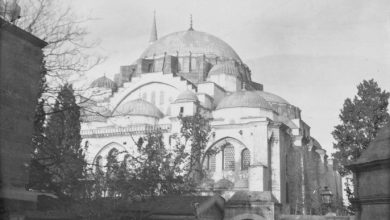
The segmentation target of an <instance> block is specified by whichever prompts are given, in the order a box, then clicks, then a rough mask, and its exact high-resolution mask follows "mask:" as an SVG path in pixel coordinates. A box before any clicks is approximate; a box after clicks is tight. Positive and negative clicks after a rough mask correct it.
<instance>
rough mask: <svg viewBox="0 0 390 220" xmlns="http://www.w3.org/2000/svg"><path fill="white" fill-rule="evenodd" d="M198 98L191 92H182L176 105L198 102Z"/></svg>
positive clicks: (176, 100)
mask: <svg viewBox="0 0 390 220" xmlns="http://www.w3.org/2000/svg"><path fill="white" fill-rule="evenodd" d="M197 101H198V97H196V94H195V93H194V92H192V91H191V90H188V89H187V90H185V91H183V92H181V93H180V94H179V95H178V96H177V98H176V99H175V103H180V102H197Z"/></svg>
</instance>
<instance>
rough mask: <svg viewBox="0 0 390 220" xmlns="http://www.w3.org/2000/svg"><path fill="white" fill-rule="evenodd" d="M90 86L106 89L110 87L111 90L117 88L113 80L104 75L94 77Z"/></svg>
mask: <svg viewBox="0 0 390 220" xmlns="http://www.w3.org/2000/svg"><path fill="white" fill-rule="evenodd" d="M90 87H91V88H106V89H112V90H116V89H117V88H118V86H117V85H116V83H115V82H114V81H112V80H111V79H109V78H107V77H106V76H102V77H100V78H97V79H95V80H94V81H93V82H92V83H91V86H90Z"/></svg>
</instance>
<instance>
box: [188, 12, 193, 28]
mask: <svg viewBox="0 0 390 220" xmlns="http://www.w3.org/2000/svg"><path fill="white" fill-rule="evenodd" d="M188 30H189V31H193V30H194V28H193V27H192V14H190V28H189V29H188Z"/></svg>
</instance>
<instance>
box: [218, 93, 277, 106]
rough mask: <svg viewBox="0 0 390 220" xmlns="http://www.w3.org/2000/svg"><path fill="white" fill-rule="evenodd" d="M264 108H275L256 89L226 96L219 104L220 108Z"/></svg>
mask: <svg viewBox="0 0 390 220" xmlns="http://www.w3.org/2000/svg"><path fill="white" fill-rule="evenodd" d="M236 107H246V108H262V109H267V110H273V109H272V107H271V106H270V104H268V102H267V101H266V100H265V99H264V98H263V97H261V96H260V95H259V94H258V93H257V92H256V91H245V90H244V91H239V92H235V93H232V94H231V95H228V96H226V97H224V98H223V99H222V100H221V101H220V102H219V104H218V106H217V110H218V109H224V108H236Z"/></svg>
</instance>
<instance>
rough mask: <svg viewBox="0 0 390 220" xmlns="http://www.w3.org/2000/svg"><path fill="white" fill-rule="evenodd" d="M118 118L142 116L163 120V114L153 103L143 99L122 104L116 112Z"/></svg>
mask: <svg viewBox="0 0 390 220" xmlns="http://www.w3.org/2000/svg"><path fill="white" fill-rule="evenodd" d="M114 115H116V116H120V115H123V116H127V115H140V116H149V117H154V118H162V117H163V116H164V115H163V113H162V112H161V111H160V110H159V109H158V108H157V107H156V106H155V105H153V104H152V103H150V102H147V101H145V100H143V99H136V100H131V101H128V102H125V103H123V104H120V105H119V106H118V107H117V108H116V110H115V112H114Z"/></svg>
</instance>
